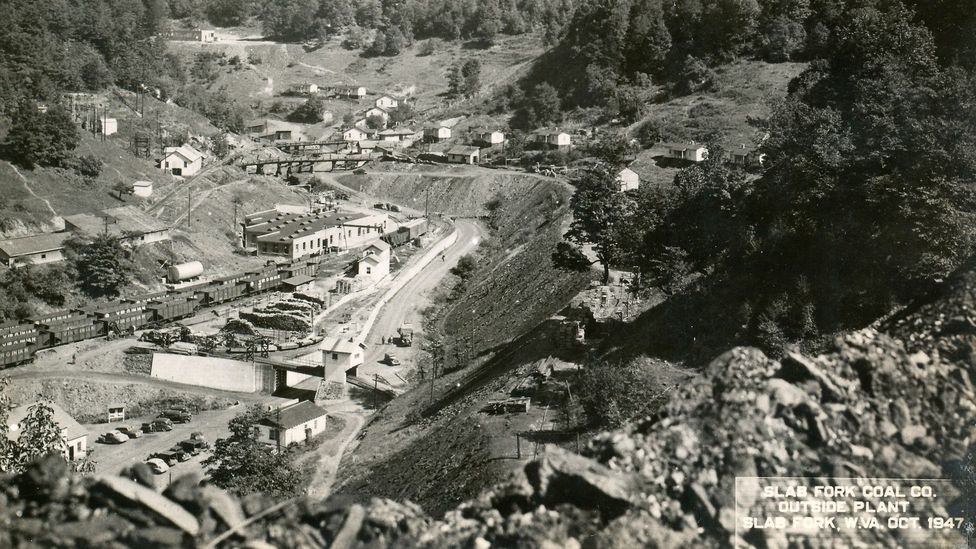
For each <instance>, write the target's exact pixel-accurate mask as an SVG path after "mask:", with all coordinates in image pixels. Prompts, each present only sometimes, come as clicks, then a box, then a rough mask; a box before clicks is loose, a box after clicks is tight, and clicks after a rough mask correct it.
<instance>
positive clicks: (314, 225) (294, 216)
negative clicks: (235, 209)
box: [245, 210, 369, 242]
mask: <svg viewBox="0 0 976 549" xmlns="http://www.w3.org/2000/svg"><path fill="white" fill-rule="evenodd" d="M366 217H369V216H367V215H366V214H360V213H353V212H315V213H284V212H279V211H277V210H269V211H266V212H258V213H256V214H252V215H250V216H248V217H246V218H245V219H246V227H245V230H246V231H249V232H257V233H261V234H260V235H259V236H258V239H260V240H263V241H269V240H277V241H278V242H288V241H289V240H291V239H294V238H298V237H301V236H307V235H309V234H312V233H316V232H318V231H320V230H322V229H324V228H326V227H337V226H340V225H344V224H347V223H349V222H350V221H356V220H357V219H363V218H366Z"/></svg>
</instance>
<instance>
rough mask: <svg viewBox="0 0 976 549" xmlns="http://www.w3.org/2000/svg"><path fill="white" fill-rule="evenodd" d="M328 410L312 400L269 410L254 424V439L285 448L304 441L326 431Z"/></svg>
mask: <svg viewBox="0 0 976 549" xmlns="http://www.w3.org/2000/svg"><path fill="white" fill-rule="evenodd" d="M328 415H329V414H328V412H326V411H325V410H323V409H322V408H320V407H318V406H316V405H315V404H313V403H312V402H309V401H307V400H306V401H302V402H299V403H298V404H292V405H290V406H283V407H281V408H278V409H275V410H272V411H270V412H268V413H267V414H266V415H265V416H264V417H262V418H261V419H260V420H258V421H257V423H255V425H254V439H255V440H256V441H258V442H261V443H263V444H267V445H269V446H280V447H282V448H284V447H285V446H288V445H289V444H298V443H300V442H304V441H306V440H308V439H310V438H312V437H314V436H315V435H318V434H320V433H322V432H324V431H325V423H326V420H327V419H328Z"/></svg>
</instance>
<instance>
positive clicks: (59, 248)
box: [0, 233, 71, 268]
mask: <svg viewBox="0 0 976 549" xmlns="http://www.w3.org/2000/svg"><path fill="white" fill-rule="evenodd" d="M70 236H71V235H70V234H68V233H44V234H37V235H33V236H23V237H20V238H8V239H6V240H0V261H2V262H3V264H4V265H6V266H7V267H10V268H13V267H21V266H24V265H42V264H44V263H55V262H57V261H62V260H64V241H65V240H67V239H68V238H69V237H70Z"/></svg>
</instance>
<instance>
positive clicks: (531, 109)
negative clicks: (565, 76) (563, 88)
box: [515, 82, 561, 128]
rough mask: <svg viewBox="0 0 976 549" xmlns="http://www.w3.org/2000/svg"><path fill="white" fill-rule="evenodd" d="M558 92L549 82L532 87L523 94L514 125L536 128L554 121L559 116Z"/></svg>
mask: <svg viewBox="0 0 976 549" xmlns="http://www.w3.org/2000/svg"><path fill="white" fill-rule="evenodd" d="M560 107H561V105H560V100H559V92H557V91H556V88H554V87H553V86H552V85H551V84H549V83H548V82H543V83H541V84H537V85H536V86H535V87H533V88H532V89H531V90H530V91H529V93H527V94H526V96H525V101H523V105H522V107H521V109H519V110H518V111H517V112H516V122H515V123H516V125H518V126H520V127H525V128H537V127H539V126H544V125H546V124H551V123H553V122H556V121H558V120H559V118H560Z"/></svg>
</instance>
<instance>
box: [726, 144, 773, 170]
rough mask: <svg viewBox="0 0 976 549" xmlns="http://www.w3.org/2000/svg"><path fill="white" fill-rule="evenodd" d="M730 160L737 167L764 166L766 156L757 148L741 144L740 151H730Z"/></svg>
mask: <svg viewBox="0 0 976 549" xmlns="http://www.w3.org/2000/svg"><path fill="white" fill-rule="evenodd" d="M729 159H730V160H731V161H732V163H733V164H735V165H737V166H747V167H748V166H762V165H763V163H764V162H765V161H766V155H765V154H762V153H760V152H759V150H758V149H757V148H756V147H753V146H747V145H744V144H740V145H739V148H738V149H732V150H731V151H729Z"/></svg>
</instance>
